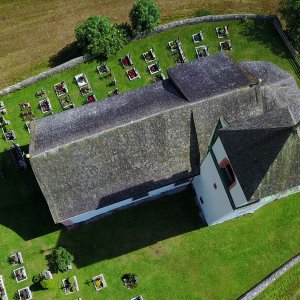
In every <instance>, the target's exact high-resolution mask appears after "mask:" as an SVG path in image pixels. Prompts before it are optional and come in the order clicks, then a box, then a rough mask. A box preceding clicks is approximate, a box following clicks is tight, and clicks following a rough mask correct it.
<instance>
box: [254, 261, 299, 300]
mask: <svg viewBox="0 0 300 300" xmlns="http://www.w3.org/2000/svg"><path fill="white" fill-rule="evenodd" d="M256 299H257V300H298V299H300V264H297V265H296V266H294V267H293V268H292V269H291V270H289V271H288V272H287V273H285V274H284V275H283V276H282V277H280V278H279V279H277V280H276V281H275V282H273V283H272V284H271V285H270V286H269V287H268V288H267V289H266V290H264V291H263V292H262V293H261V294H260V295H259V296H258V297H257V298H256Z"/></svg>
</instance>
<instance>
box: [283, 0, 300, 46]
mask: <svg viewBox="0 0 300 300" xmlns="http://www.w3.org/2000/svg"><path fill="white" fill-rule="evenodd" d="M280 12H281V13H282V15H283V17H284V19H285V21H286V27H287V30H288V33H289V36H290V37H291V38H292V40H293V42H294V44H295V47H296V48H297V49H300V21H299V20H300V2H299V0H297V1H295V0H282V1H281V3H280Z"/></svg>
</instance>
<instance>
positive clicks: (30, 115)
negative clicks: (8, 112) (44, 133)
mask: <svg viewBox="0 0 300 300" xmlns="http://www.w3.org/2000/svg"><path fill="white" fill-rule="evenodd" d="M21 117H22V119H23V120H24V121H33V120H34V114H33V111H32V110H31V108H30V109H29V110H28V111H24V112H22V113H21Z"/></svg>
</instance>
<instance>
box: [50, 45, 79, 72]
mask: <svg viewBox="0 0 300 300" xmlns="http://www.w3.org/2000/svg"><path fill="white" fill-rule="evenodd" d="M81 55H82V52H81V50H80V49H79V48H78V46H77V43H76V41H74V42H73V43H70V44H68V45H67V46H65V47H64V48H63V49H61V50H60V51H59V52H57V53H56V54H55V55H53V56H51V57H50V59H49V66H50V67H51V68H53V67H56V66H58V65H61V64H63V63H65V62H67V61H69V60H71V59H73V58H76V57H78V56H81Z"/></svg>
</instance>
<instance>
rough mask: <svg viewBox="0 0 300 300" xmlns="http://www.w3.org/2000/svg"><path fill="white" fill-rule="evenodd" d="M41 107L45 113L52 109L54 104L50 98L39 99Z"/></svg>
mask: <svg viewBox="0 0 300 300" xmlns="http://www.w3.org/2000/svg"><path fill="white" fill-rule="evenodd" d="M39 108H40V110H41V111H42V113H43V114H45V113H47V112H51V111H52V106H51V103H50V100H49V99H48V98H46V99H43V100H41V101H39Z"/></svg>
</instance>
